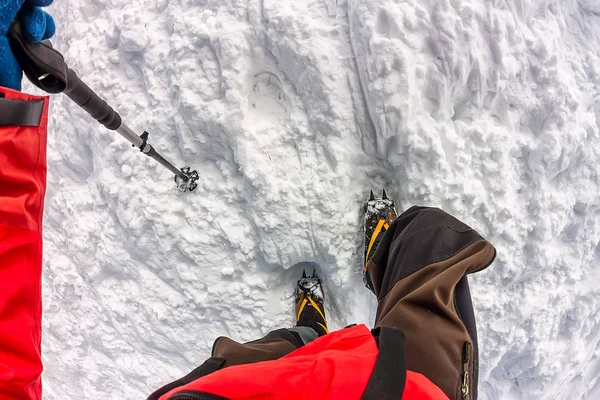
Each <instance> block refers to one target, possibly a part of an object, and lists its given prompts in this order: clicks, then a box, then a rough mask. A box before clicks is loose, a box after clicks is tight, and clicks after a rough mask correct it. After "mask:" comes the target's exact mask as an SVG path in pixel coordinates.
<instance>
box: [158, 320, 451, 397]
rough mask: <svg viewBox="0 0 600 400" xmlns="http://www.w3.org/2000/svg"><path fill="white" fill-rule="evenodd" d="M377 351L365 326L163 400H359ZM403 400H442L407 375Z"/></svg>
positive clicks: (218, 375)
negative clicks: (179, 398) (198, 396)
mask: <svg viewBox="0 0 600 400" xmlns="http://www.w3.org/2000/svg"><path fill="white" fill-rule="evenodd" d="M377 353H378V348H377V344H376V343H375V340H374V339H373V336H372V335H371V331H370V330H369V329H368V328H367V327H366V326H365V325H358V326H355V327H352V328H348V329H342V330H339V331H336V332H333V333H330V334H328V335H325V336H323V337H321V338H318V339H317V340H315V341H314V342H311V343H309V344H307V345H306V346H304V347H301V348H300V349H298V350H296V351H294V352H293V353H290V354H288V355H287V356H285V357H283V358H280V359H279V360H275V361H265V362H260V363H256V364H245V365H238V366H234V367H229V368H225V369H222V370H219V371H217V372H215V373H212V374H210V375H208V376H205V377H202V378H200V379H197V380H196V381H194V382H192V383H190V384H188V385H185V386H181V387H179V388H177V389H174V390H172V391H171V392H169V393H167V394H165V395H164V396H162V397H161V398H160V400H168V399H169V397H171V396H172V395H174V394H176V393H178V392H181V391H184V390H196V391H200V392H205V393H211V394H215V395H219V396H223V397H226V398H228V399H232V400H241V399H254V400H257V399H262V400H283V399H286V400H292V399H298V400H300V399H360V398H361V396H362V394H363V392H364V390H365V388H366V387H367V383H368V381H369V378H370V377H371V373H372V372H373V367H374V366H375V360H376V359H377ZM402 399H404V400H415V399H419V400H447V399H448V397H446V395H445V394H444V393H443V392H442V391H441V389H439V388H438V387H437V386H435V385H434V384H433V383H431V381H430V380H429V379H427V378H426V377H425V376H423V375H421V374H418V373H415V372H412V371H407V376H406V385H405V388H404V395H403V396H402ZM398 400H400V399H398Z"/></svg>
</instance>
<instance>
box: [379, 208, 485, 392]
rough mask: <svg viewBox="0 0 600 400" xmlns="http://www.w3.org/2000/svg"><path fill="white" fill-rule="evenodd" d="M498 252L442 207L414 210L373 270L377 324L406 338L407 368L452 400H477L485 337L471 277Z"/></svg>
mask: <svg viewBox="0 0 600 400" xmlns="http://www.w3.org/2000/svg"><path fill="white" fill-rule="evenodd" d="M495 255H496V251H495V249H494V247H493V246H492V245H491V244H490V243H489V242H487V241H486V240H484V239H483V238H482V237H481V236H480V235H479V234H478V233H477V232H475V231H474V230H473V229H471V228H469V227H468V226H467V225H465V224H463V223H462V222H460V221H458V220H457V219H456V218H454V217H452V216H450V215H448V214H447V213H445V212H444V211H442V210H439V209H435V208H426V207H413V208H411V209H409V210H408V211H406V212H405V213H403V214H402V215H400V216H399V217H398V218H397V219H396V221H394V223H393V224H392V225H391V226H390V228H389V229H388V231H387V232H386V234H385V236H384V237H383V239H382V241H381V243H380V244H379V246H378V248H377V250H376V251H375V253H374V255H373V257H372V258H371V260H370V261H369V263H368V270H369V272H370V274H371V278H372V281H373V287H374V292H375V294H376V295H377V298H378V308H377V315H376V322H375V326H376V327H378V326H391V327H396V328H399V329H401V330H402V331H403V332H404V334H405V335H406V363H407V367H408V369H409V370H412V371H415V372H420V373H422V374H423V375H425V376H426V377H427V378H429V379H430V380H431V381H432V382H434V383H435V384H436V385H438V386H439V387H440V388H441V389H442V390H443V391H444V392H445V393H446V395H447V396H448V397H450V398H451V399H465V398H468V399H476V397H477V369H478V367H477V366H478V354H477V347H476V344H477V333H476V330H475V318H474V315H473V308H472V305H471V299H470V294H469V288H468V282H467V280H466V277H465V275H466V274H469V273H473V272H477V271H481V270H483V269H484V268H486V267H487V266H489V265H490V264H491V263H492V261H493V260H494V258H495Z"/></svg>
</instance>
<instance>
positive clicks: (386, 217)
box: [363, 189, 398, 291]
mask: <svg viewBox="0 0 600 400" xmlns="http://www.w3.org/2000/svg"><path fill="white" fill-rule="evenodd" d="M397 216H398V213H397V212H396V205H395V204H394V201H393V200H391V199H389V198H388V196H387V193H386V192H385V189H383V193H382V195H381V197H380V198H375V195H374V194H373V191H372V190H371V195H370V196H369V200H368V201H367V202H366V203H365V258H364V268H363V281H364V282H365V286H366V287H367V288H369V290H371V291H373V282H372V281H371V277H370V276H369V268H368V266H369V260H370V259H371V257H372V256H373V254H375V251H376V250H377V246H379V243H380V242H381V239H382V238H383V235H384V234H385V232H386V231H387V230H388V228H389V227H390V224H391V223H392V222H394V220H395V219H396V217H397Z"/></svg>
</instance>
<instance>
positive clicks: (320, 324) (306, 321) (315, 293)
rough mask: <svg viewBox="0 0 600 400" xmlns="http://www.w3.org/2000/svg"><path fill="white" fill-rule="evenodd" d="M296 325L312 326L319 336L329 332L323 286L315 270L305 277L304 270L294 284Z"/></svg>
mask: <svg viewBox="0 0 600 400" xmlns="http://www.w3.org/2000/svg"><path fill="white" fill-rule="evenodd" d="M296 326H308V327H310V328H313V329H314V330H315V331H316V332H317V334H318V335H319V336H323V335H326V334H328V333H329V328H328V327H327V319H326V318H325V300H324V295H323V286H322V285H321V278H319V276H318V275H317V273H316V271H313V275H312V276H311V277H307V276H306V271H303V272H302V278H300V280H299V281H298V285H297V286H296Z"/></svg>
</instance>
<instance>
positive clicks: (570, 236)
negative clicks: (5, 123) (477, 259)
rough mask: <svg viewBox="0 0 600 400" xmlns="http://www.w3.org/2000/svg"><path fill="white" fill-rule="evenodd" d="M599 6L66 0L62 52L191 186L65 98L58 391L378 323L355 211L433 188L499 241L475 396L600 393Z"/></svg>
mask: <svg viewBox="0 0 600 400" xmlns="http://www.w3.org/2000/svg"><path fill="white" fill-rule="evenodd" d="M595 4H596V3H595V2H592V1H589V0H586V1H583V0H582V1H579V2H577V1H574V0H566V1H528V2H525V1H519V0H513V1H510V0H507V1H500V0H495V1H488V2H480V1H472V0H452V1H450V0H436V1H434V0H429V1H427V0H425V1H416V0H414V1H412V0H408V1H392V0H369V1H366V0H338V1H333V0H321V1H317V0H305V1H293V0H248V1H236V0H195V1H192V0H176V1H166V0H158V1H156V0H153V1H149V0H141V1H138V2H129V1H125V0H99V1H98V0H96V1H91V0H89V1H88V0H80V1H73V0H63V1H59V2H56V4H55V5H54V6H53V7H52V9H51V12H52V13H53V15H54V16H55V18H56V20H57V26H58V36H57V37H56V38H55V39H54V40H53V43H54V45H55V47H57V48H58V49H59V50H60V51H62V52H63V54H64V55H65V58H66V59H67V60H68V62H69V64H70V66H71V67H72V68H73V69H74V70H75V71H77V72H78V74H79V75H80V77H82V79H83V80H84V81H85V82H86V83H88V85H90V86H91V87H93V88H94V89H95V90H96V91H97V92H98V93H99V94H100V95H101V96H103V97H104V98H106V99H107V100H109V103H110V104H111V105H113V107H114V108H115V109H117V110H118V111H119V112H120V114H121V115H122V116H123V119H124V121H126V123H127V124H128V125H129V126H130V127H132V128H134V129H136V130H137V131H139V133H141V132H142V131H143V130H147V131H149V132H150V141H151V143H152V144H153V145H154V146H155V147H156V148H157V149H158V150H159V151H161V152H162V153H163V154H164V155H166V156H167V157H168V158H169V159H171V160H173V161H174V162H175V163H176V164H178V165H181V166H183V165H190V166H192V167H193V168H195V169H197V170H198V171H199V173H200V176H201V179H200V181H199V182H198V183H199V187H198V189H197V191H196V192H194V193H191V194H184V193H178V192H177V191H176V190H175V185H174V183H173V181H172V176H171V175H170V173H168V171H166V170H163V169H162V168H161V167H159V166H158V165H157V164H156V163H155V162H154V161H153V160H150V159H148V158H146V157H144V156H142V155H141V154H139V152H137V151H136V150H135V149H132V148H131V147H130V146H129V145H128V144H127V143H126V142H125V141H124V140H123V139H121V138H120V137H119V136H118V135H117V134H115V133H113V132H108V131H106V130H105V129H103V128H101V127H100V126H99V125H98V124H97V123H95V122H93V121H92V120H91V119H90V118H89V117H88V116H87V115H85V114H84V113H83V112H82V111H81V110H80V109H78V108H77V106H76V105H74V104H72V103H71V102H70V100H69V99H68V98H66V97H64V96H56V97H54V98H53V106H52V109H51V113H52V118H51V127H50V135H49V137H50V143H49V153H48V165H49V175H48V194H47V199H46V201H47V205H46V220H45V264H44V296H45V297H44V298H45V306H44V313H45V314H44V343H43V351H44V362H45V375H44V384H45V396H46V398H48V399H58V398H85V399H87V398H96V397H103V398H108V399H123V398H125V399H134V398H145V396H146V395H147V394H149V393H150V392H151V391H152V390H153V389H155V388H156V387H158V386H160V385H162V384H163V383H166V382H168V381H170V380H172V379H174V378H177V377H179V376H181V375H183V374H185V373H187V372H189V370H191V369H192V368H194V367H196V366H197V365H199V364H200V363H201V362H202V361H203V360H204V359H205V358H206V357H207V356H209V354H210V349H211V346H212V343H213V341H214V339H216V338H217V337H218V336H220V335H228V336H231V337H232V338H234V339H236V340H240V341H248V340H253V339H256V338H257V337H259V336H261V335H264V334H266V333H267V332H268V331H270V330H272V329H276V328H280V327H284V326H289V325H291V323H292V322H293V317H292V311H291V310H292V307H293V305H292V302H293V300H292V296H291V290H292V288H293V285H294V283H295V279H297V278H298V277H299V276H300V272H299V271H301V269H302V267H306V266H307V265H306V264H304V265H300V266H295V267H294V265H296V264H298V263H301V262H312V263H317V264H318V265H319V266H320V271H321V274H322V275H323V276H324V279H325V285H326V292H327V293H326V298H327V306H326V307H327V314H328V316H329V319H330V323H331V326H332V328H340V327H343V326H345V325H347V324H350V323H354V322H364V323H367V324H370V323H372V321H373V318H374V306H375V300H374V299H373V298H371V296H369V293H368V292H367V290H366V289H364V288H363V285H362V279H361V275H360V270H361V254H362V236H361V225H362V221H361V208H362V202H363V201H364V200H365V199H366V195H367V194H368V190H369V189H371V188H373V189H379V188H381V187H383V186H385V187H386V188H387V189H388V192H389V193H390V194H391V195H393V197H394V198H396V199H397V200H398V203H400V208H406V207H408V206H410V205H412V204H425V205H434V206H440V207H442V208H444V209H445V210H447V211H449V212H450V213H452V214H453V215H455V216H457V217H458V218H461V219H463V220H464V221H465V222H467V223H468V224H470V225H471V226H473V227H474V228H475V229H477V230H478V231H480V232H481V233H482V234H483V235H484V236H486V237H487V238H488V239H489V240H490V241H491V242H492V243H493V244H494V245H495V246H496V247H497V250H498V259H497V261H496V262H495V263H494V264H493V265H492V267H490V269H489V270H488V271H486V272H484V273H481V274H479V275H477V276H474V277H473V278H472V279H471V288H472V291H473V299H474V302H475V305H476V312H477V318H478V323H479V338H480V347H481V354H480V357H481V360H480V364H481V375H480V398H481V399H490V400H491V399H520V398H523V399H529V398H531V399H566V398H570V399H571V398H577V399H583V398H586V399H595V398H598V396H600V384H599V383H598V378H599V377H600V372H599V371H600V363H599V361H598V355H599V348H598V343H599V341H600V314H599V307H598V306H599V303H600V298H599V296H598V294H599V293H598V285H597V284H596V282H597V280H598V278H600V274H599V272H598V264H599V263H598V262H599V260H600V246H599V243H600V223H599V218H598V215H599V211H600V208H599V201H598V198H599V194H600V191H599V189H598V184H599V177H598V173H599V167H598V165H599V164H598V161H599V158H600V157H599V154H600V139H599V129H598V125H597V120H598V118H597V114H596V113H597V110H599V109H600V108H599V106H600V104H599V101H600V100H599V99H600V96H599V95H598V93H599V91H598V82H599V80H600V76H599V72H600V71H599V67H598V65H600V63H599V62H598V61H599V60H598V58H599V55H600V51H599V47H600V46H599V45H598V43H599V40H598V36H599V33H600V28H599V26H600V25H599V22H600V20H599V18H600V17H599V16H598V14H597V13H598V12H600V8H598V6H597V5H595Z"/></svg>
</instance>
